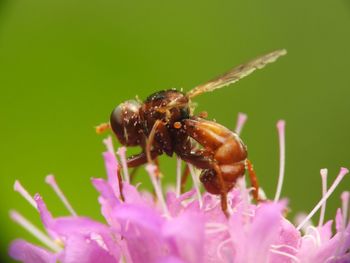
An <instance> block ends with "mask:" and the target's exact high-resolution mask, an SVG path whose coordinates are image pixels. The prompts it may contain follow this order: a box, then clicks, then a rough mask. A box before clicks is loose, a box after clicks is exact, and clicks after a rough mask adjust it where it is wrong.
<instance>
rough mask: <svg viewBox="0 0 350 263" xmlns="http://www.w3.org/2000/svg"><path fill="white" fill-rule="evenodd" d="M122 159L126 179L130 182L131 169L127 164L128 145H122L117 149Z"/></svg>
mask: <svg viewBox="0 0 350 263" xmlns="http://www.w3.org/2000/svg"><path fill="white" fill-rule="evenodd" d="M117 153H118V155H119V157H120V161H121V163H122V167H123V174H124V180H125V181H126V182H127V183H130V176H129V171H128V165H127V164H126V147H124V146H123V147H120V148H119V149H118V151H117Z"/></svg>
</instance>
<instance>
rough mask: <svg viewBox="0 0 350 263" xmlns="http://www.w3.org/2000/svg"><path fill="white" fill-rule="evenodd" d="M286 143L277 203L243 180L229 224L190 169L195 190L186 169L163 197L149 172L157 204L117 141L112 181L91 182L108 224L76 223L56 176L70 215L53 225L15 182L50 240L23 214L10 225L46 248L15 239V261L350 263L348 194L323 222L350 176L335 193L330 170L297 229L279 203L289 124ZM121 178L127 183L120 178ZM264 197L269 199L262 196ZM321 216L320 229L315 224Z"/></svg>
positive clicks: (108, 161) (109, 162)
mask: <svg viewBox="0 0 350 263" xmlns="http://www.w3.org/2000/svg"><path fill="white" fill-rule="evenodd" d="M245 119H246V116H245V115H240V117H239V121H238V125H237V129H236V131H237V132H238V133H239V132H240V131H241V129H242V127H243V124H244V121H245ZM277 128H278V131H279V138H280V153H281V155H280V176H279V182H278V187H277V192H276V195H275V198H274V200H273V201H265V202H261V203H259V204H253V203H252V202H251V195H250V192H251V189H249V188H247V187H246V186H245V180H244V178H243V179H241V180H240V181H239V182H238V184H237V187H236V188H234V189H233V190H232V191H231V192H230V193H229V194H228V204H229V213H230V217H229V218H227V217H226V216H225V215H224V214H223V213H222V211H221V207H220V200H219V198H218V197H217V196H213V195H211V194H208V193H204V194H202V193H201V191H200V188H199V183H198V174H197V171H195V170H194V169H193V167H191V166H190V170H191V175H192V180H193V186H194V187H193V189H192V190H190V191H188V192H186V193H183V194H181V193H180V179H181V178H180V170H181V162H180V160H178V166H177V171H178V176H177V180H176V182H177V183H176V188H175V190H169V191H167V192H166V194H165V195H164V194H163V191H162V187H161V180H160V179H157V177H156V174H155V166H153V165H151V164H149V165H147V166H146V169H147V171H148V173H149V175H150V179H151V182H152V184H153V187H154V192H155V197H156V199H155V198H154V197H153V195H152V194H150V193H148V192H141V191H139V190H138V188H137V187H136V186H133V185H132V184H130V179H129V175H128V169H127V167H126V162H125V150H126V149H125V148H120V149H119V150H118V156H119V158H120V159H121V162H120V163H121V164H122V166H121V167H120V165H119V163H118V161H117V156H116V154H115V151H114V148H113V145H112V141H111V138H107V139H106V140H105V141H104V143H105V144H106V146H107V151H106V152H105V153H104V154H103V157H104V161H105V166H106V171H107V179H102V178H95V179H92V184H93V186H94V187H95V188H96V190H97V191H98V192H99V194H100V196H99V199H98V200H99V203H100V205H101V213H102V215H103V216H104V217H105V220H106V223H100V222H96V221H93V220H91V219H89V218H85V217H80V216H77V215H76V213H75V211H74V209H73V208H72V206H71V205H70V204H69V202H68V200H67V199H66V198H65V196H64V195H63V193H62V191H61V190H60V188H59V187H58V185H57V183H56V182H55V179H54V177H53V176H48V177H47V180H46V181H47V182H48V183H49V184H50V186H51V187H53V189H54V190H55V192H56V193H57V194H58V196H59V197H60V198H61V200H62V202H63V203H64V204H65V205H66V207H67V209H68V211H69V212H70V213H71V215H70V216H66V217H59V218H54V217H52V215H51V214H50V212H49V211H48V209H47V208H46V205H45V203H44V201H43V199H42V197H41V196H40V195H38V194H36V195H35V196H34V198H32V197H31V195H30V194H28V192H27V191H26V190H25V189H24V188H23V187H22V186H21V184H20V183H19V182H16V183H15V190H16V191H18V192H20V193H21V194H22V195H23V196H24V197H25V198H26V199H27V200H28V201H29V203H30V204H31V205H32V206H33V207H34V208H35V209H36V210H37V211H38V212H39V215H40V217H41V220H42V222H43V224H44V226H45V229H46V233H43V232H41V231H39V230H38V229H37V228H36V227H35V226H33V225H32V224H31V223H30V222H28V221H27V220H26V219H25V218H24V217H23V216H22V215H20V214H19V213H18V212H15V211H13V212H11V218H12V219H13V220H14V221H15V222H17V223H18V224H20V225H22V226H23V227H24V228H26V229H27V230H28V231H30V232H31V233H32V234H33V235H34V236H36V237H37V238H38V239H39V241H41V242H42V243H43V245H45V248H42V247H39V246H36V245H33V244H30V243H28V242H26V241H24V240H16V241H14V242H13V243H12V244H11V246H10V255H11V257H12V258H14V259H16V260H19V261H22V262H29V263H32V262H33V263H34V262H56V261H59V262H64V263H66V262H69V263H73V262H86V263H88V262H107V263H109V262H134V263H138V262H150V263H152V262H154V263H158V262H165V263H181V262H182V263H183V262H191V263H197V262H238V263H241V262H247V263H249V262H271V263H277V262H286V263H287V262H291V263H292V262H302V263H307V262H316V263H317V262H350V224H349V219H348V218H347V214H348V206H349V193H348V192H344V193H343V194H342V203H343V204H342V208H341V209H338V213H337V215H336V218H335V226H336V228H335V230H336V231H335V233H332V221H328V222H326V223H323V221H324V211H325V208H326V200H327V198H328V197H329V196H330V195H331V194H332V192H333V191H334V189H335V188H336V186H337V185H338V184H339V183H340V181H341V180H342V179H343V177H344V176H345V175H346V174H347V173H348V170H347V169H345V168H341V170H340V172H339V175H338V176H337V177H336V179H335V181H334V183H333V184H332V185H331V187H330V188H329V189H327V186H326V179H327V170H325V169H322V170H321V176H322V182H323V189H322V190H323V196H322V198H321V200H320V202H319V203H318V204H317V205H316V206H315V208H314V209H313V210H312V211H311V212H310V214H308V215H306V216H300V217H299V222H298V224H297V226H294V225H293V224H292V223H291V222H289V221H288V220H287V219H286V218H285V217H284V215H285V212H286V211H287V201H286V200H280V194H281V189H282V184H283V174H284V152H285V149H284V147H285V146H284V122H283V121H280V122H278V125H277ZM121 171H123V178H124V179H123V181H122V182H119V181H118V173H119V172H121ZM262 195H263V193H262ZM319 209H321V216H320V219H319V223H318V225H317V226H313V225H311V223H310V219H311V217H313V216H314V214H315V213H316V212H317V211H318V210H319Z"/></svg>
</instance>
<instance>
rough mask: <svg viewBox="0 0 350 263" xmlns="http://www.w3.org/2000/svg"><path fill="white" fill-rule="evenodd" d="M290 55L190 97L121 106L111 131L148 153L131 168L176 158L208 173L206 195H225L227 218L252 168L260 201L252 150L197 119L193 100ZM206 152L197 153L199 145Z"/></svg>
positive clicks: (155, 97)
mask: <svg viewBox="0 0 350 263" xmlns="http://www.w3.org/2000/svg"><path fill="white" fill-rule="evenodd" d="M285 54H286V51H285V50H283V49H282V50H276V51H273V52H271V53H268V54H266V55H263V56H261V57H258V58H256V59H254V60H252V61H250V62H248V63H246V64H242V65H240V66H238V67H235V68H233V69H232V70H230V71H228V72H227V73H225V74H223V75H222V76H219V77H217V78H215V79H213V80H211V81H209V82H207V83H205V84H203V85H199V86H197V87H195V88H193V89H192V90H190V91H189V92H187V93H184V92H181V91H178V90H175V89H169V90H162V91H158V92H156V93H154V94H152V95H150V96H149V97H148V98H147V99H146V100H145V101H144V102H140V101H138V100H128V101H125V102H123V103H121V104H119V105H118V106H117V107H116V108H115V109H114V110H113V111H112V113H111V115H110V122H109V123H107V124H104V125H102V126H99V127H98V129H99V130H100V131H102V130H104V129H105V128H108V127H110V128H111V129H112V130H113V132H114V134H115V135H116V137H117V138H118V140H119V142H120V143H121V144H123V145H125V146H141V148H142V152H141V153H140V154H137V155H133V156H131V157H129V158H127V165H128V167H137V166H140V165H142V164H145V163H147V162H152V160H154V159H156V158H157V156H159V155H161V154H166V155H168V156H173V155H174V154H176V155H177V156H178V157H179V158H181V159H182V160H184V161H185V162H187V163H189V164H192V165H193V166H195V167H197V168H199V169H202V171H201V174H200V181H201V182H202V184H203V185H204V188H205V189H206V191H208V192H209V193H211V194H214V195H220V197H221V207H222V210H223V211H224V212H225V213H227V193H228V191H230V190H231V189H232V188H233V187H234V185H235V183H236V181H237V179H238V178H239V177H241V176H243V175H244V174H245V171H246V169H248V171H249V174H250V178H251V183H252V185H253V188H254V189H255V190H254V192H253V195H254V197H255V198H256V199H257V198H258V183H257V180H256V176H255V173H254V170H253V169H252V165H251V163H250V161H249V160H248V159H247V155H248V154H247V148H246V146H245V144H244V143H243V142H242V140H241V139H240V138H239V136H238V135H237V134H235V133H234V132H233V131H231V130H229V129H228V128H226V127H224V126H222V125H220V124H219V123H217V122H214V121H210V120H207V119H206V118H204V117H203V116H196V115H195V114H194V112H193V111H194V108H193V104H192V99H193V98H195V97H197V96H198V95H200V94H203V93H206V92H210V91H213V90H216V89H219V88H222V87H225V86H227V85H229V84H232V83H235V82H237V81H238V80H240V79H241V78H243V77H245V76H247V75H249V74H251V73H252V72H253V71H255V70H256V69H260V68H263V67H264V66H265V65H267V64H269V63H272V62H274V61H275V60H276V59H277V58H279V57H280V56H283V55H285ZM194 141H196V142H197V143H196V144H197V145H198V144H199V145H200V146H201V148H197V147H196V144H195V143H194Z"/></svg>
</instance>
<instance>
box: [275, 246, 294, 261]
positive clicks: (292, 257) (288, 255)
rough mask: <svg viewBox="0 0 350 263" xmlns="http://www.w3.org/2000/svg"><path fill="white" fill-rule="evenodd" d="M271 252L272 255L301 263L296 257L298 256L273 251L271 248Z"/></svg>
mask: <svg viewBox="0 0 350 263" xmlns="http://www.w3.org/2000/svg"><path fill="white" fill-rule="evenodd" d="M270 252H272V253H275V254H278V255H281V256H285V257H287V258H290V259H292V260H293V261H294V262H300V260H299V259H298V258H297V257H296V256H293V255H291V254H289V253H287V252H282V251H279V250H275V249H272V248H270Z"/></svg>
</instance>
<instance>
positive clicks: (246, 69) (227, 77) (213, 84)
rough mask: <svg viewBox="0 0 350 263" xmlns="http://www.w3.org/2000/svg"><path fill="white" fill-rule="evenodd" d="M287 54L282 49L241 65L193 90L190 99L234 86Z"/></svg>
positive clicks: (188, 94)
mask: <svg viewBox="0 0 350 263" xmlns="http://www.w3.org/2000/svg"><path fill="white" fill-rule="evenodd" d="M285 54H287V51H286V50H285V49H280V50H276V51H273V52H271V53H268V54H266V55H263V56H261V57H258V58H256V59H254V60H252V61H250V62H248V63H245V64H242V65H239V66H237V67H235V68H233V69H231V70H230V71H228V72H226V73H225V74H223V75H221V76H219V77H217V78H215V79H213V80H210V81H209V82H207V83H205V84H203V85H200V86H197V87H195V88H193V89H192V90H190V91H189V92H188V93H187V96H188V97H189V98H193V97H196V96H198V95H200V94H202V93H205V92H209V91H214V90H216V89H220V88H223V87H225V86H227V85H230V84H233V83H235V82H237V81H238V80H240V79H242V78H244V77H246V76H248V75H250V74H251V73H253V72H254V71H255V70H256V69H260V68H263V67H265V66H266V65H267V64H269V63H272V62H275V61H276V60H277V59H278V58H279V57H281V56H284V55H285Z"/></svg>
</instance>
